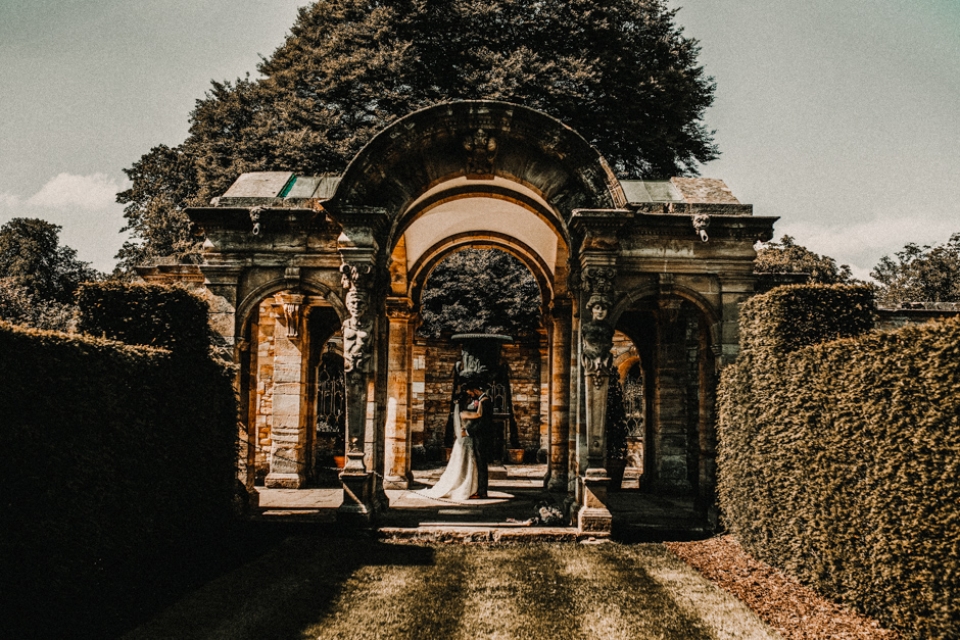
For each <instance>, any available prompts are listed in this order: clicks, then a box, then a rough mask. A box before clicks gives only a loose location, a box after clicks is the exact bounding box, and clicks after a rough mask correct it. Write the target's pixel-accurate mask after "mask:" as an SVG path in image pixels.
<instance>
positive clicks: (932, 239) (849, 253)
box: [774, 214, 956, 279]
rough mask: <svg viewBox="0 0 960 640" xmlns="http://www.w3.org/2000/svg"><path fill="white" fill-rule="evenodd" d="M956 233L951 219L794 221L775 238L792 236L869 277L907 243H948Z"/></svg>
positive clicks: (914, 217) (862, 275)
mask: <svg viewBox="0 0 960 640" xmlns="http://www.w3.org/2000/svg"><path fill="white" fill-rule="evenodd" d="M954 232H956V224H955V222H954V221H953V220H951V219H944V218H935V217H932V216H931V215H929V214H928V215H927V216H923V215H920V214H916V215H913V216H901V217H891V216H881V215H878V216H876V217H874V218H872V219H870V220H867V221H860V222H850V223H847V224H843V222H837V221H834V222H833V223H824V222H823V221H792V222H788V223H786V224H782V225H780V224H778V225H777V229H776V233H775V234H774V236H775V239H776V240H779V239H780V237H781V236H783V235H784V234H786V235H790V236H793V237H794V238H795V240H796V241H797V243H798V244H801V245H803V246H805V247H807V248H808V249H810V250H811V251H814V252H815V253H819V254H822V255H828V256H830V257H832V258H835V259H836V260H837V262H838V263H840V264H848V265H849V266H850V268H851V270H852V271H853V274H854V276H856V277H858V278H862V279H867V278H868V277H869V274H870V271H871V269H872V268H873V267H874V266H876V265H877V263H878V262H879V261H880V258H881V256H884V255H888V256H891V257H892V256H893V254H894V253H896V252H897V251H899V250H900V249H902V248H903V246H904V245H905V244H907V243H908V242H914V243H916V244H919V245H924V244H930V245H936V244H940V243H943V242H946V241H947V240H948V239H949V238H950V234H951V233H954Z"/></svg>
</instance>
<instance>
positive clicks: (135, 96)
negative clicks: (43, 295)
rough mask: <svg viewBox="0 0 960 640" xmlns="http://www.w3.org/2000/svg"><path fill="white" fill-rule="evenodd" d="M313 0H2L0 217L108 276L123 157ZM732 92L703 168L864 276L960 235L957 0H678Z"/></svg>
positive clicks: (179, 119)
mask: <svg viewBox="0 0 960 640" xmlns="http://www.w3.org/2000/svg"><path fill="white" fill-rule="evenodd" d="M301 4H304V1H303V0H231V1H226V0H203V2H196V1H195V0H162V1H161V0H140V1H139V2H136V3H131V2H121V1H120V0H96V1H94V0H88V1H83V0H3V1H2V2H0V224H3V223H5V222H7V221H8V220H10V219H11V218H14V217H31V218H43V219H46V220H49V221H51V222H54V223H56V224H58V225H61V226H62V227H63V230H62V231H61V234H60V239H61V243H62V244H65V245H68V246H70V247H72V248H74V249H76V250H77V251H78V257H79V258H80V259H81V260H84V261H87V262H90V263H91V264H92V266H94V267H95V268H97V269H100V270H104V271H110V270H112V268H113V265H114V263H115V259H114V256H115V255H116V252H117V250H119V248H120V247H121V245H122V244H123V242H124V240H125V239H126V234H125V233H121V232H120V229H121V228H122V227H123V223H124V220H123V207H122V205H118V204H116V203H115V194H116V192H117V191H119V190H122V189H124V188H126V186H127V184H128V183H127V181H126V177H125V175H124V173H123V169H124V168H127V167H130V166H131V165H132V164H133V162H135V161H136V160H137V159H138V158H140V156H141V155H142V154H144V153H146V152H147V151H149V150H150V149H151V148H152V147H154V146H156V145H158V144H167V145H170V146H173V145H176V144H179V143H180V142H182V141H183V139H184V138H185V137H186V135H187V129H188V127H189V121H188V117H189V113H190V111H191V110H192V109H193V106H194V103H195V101H196V100H197V99H199V98H202V97H203V95H204V93H205V92H206V91H207V90H208V89H209V87H210V81H211V80H232V79H235V78H237V77H241V76H244V75H245V74H247V73H250V74H251V75H253V76H256V65H257V62H258V61H259V60H260V57H261V56H267V57H268V56H269V55H270V54H271V53H272V52H273V51H274V50H275V49H276V48H277V47H278V46H279V45H280V44H281V43H282V42H283V39H284V37H285V36H286V34H287V33H288V31H289V28H290V26H291V25H292V24H293V22H294V19H295V18H296V14H297V8H298V7H299V6H300V5H301ZM669 6H670V7H673V8H676V7H679V8H680V10H679V13H678V14H677V18H676V20H677V23H678V24H679V25H681V26H682V27H683V28H684V33H685V35H686V36H688V37H693V38H696V39H697V40H699V41H700V45H701V53H700V59H699V60H700V63H701V64H702V65H703V66H704V68H705V70H706V73H707V74H708V75H710V76H712V77H713V78H714V80H715V81H716V85H717V90H716V100H715V103H714V106H713V107H711V108H710V109H709V110H708V111H707V114H706V125H707V127H708V128H710V129H715V130H716V142H717V144H718V146H719V148H720V151H721V153H722V155H721V157H720V159H719V160H716V161H714V162H711V163H709V164H707V165H706V166H704V167H703V168H702V170H701V173H702V175H704V176H707V177H713V178H720V179H722V180H724V181H725V182H726V183H727V184H728V185H729V186H730V188H731V189H732V190H733V193H734V194H735V195H736V196H737V197H738V198H739V199H740V201H741V202H744V203H749V204H752V205H754V213H755V215H764V216H779V217H780V220H779V222H778V223H777V225H776V236H777V237H778V238H779V237H780V236H782V235H784V234H789V235H791V236H794V238H795V239H796V241H797V242H799V243H800V244H803V245H805V246H807V247H808V248H810V249H811V250H813V251H816V252H817V253H822V254H827V255H829V256H832V257H834V258H836V259H837V261H838V262H840V263H843V264H849V265H850V266H851V267H852V269H853V271H854V274H855V275H857V276H859V277H862V278H865V277H867V275H868V274H869V271H870V269H871V268H872V267H873V266H874V265H875V264H876V263H877V262H878V261H879V259H880V257H881V256H883V255H892V254H893V253H894V252H896V251H897V250H899V249H900V248H902V247H903V245H904V244H906V243H908V242H915V243H918V244H921V245H922V244H938V243H942V242H945V241H946V240H947V239H948V238H949V237H950V234H951V233H954V232H960V0H804V1H803V2H795V1H793V0H683V1H677V0H670V2H669Z"/></svg>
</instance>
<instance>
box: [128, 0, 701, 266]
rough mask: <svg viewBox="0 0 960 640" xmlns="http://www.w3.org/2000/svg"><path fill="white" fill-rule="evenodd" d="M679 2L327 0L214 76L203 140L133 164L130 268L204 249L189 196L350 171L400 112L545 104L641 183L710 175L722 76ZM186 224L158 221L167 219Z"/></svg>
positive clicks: (199, 108) (198, 137)
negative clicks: (456, 104) (235, 70)
mask: <svg viewBox="0 0 960 640" xmlns="http://www.w3.org/2000/svg"><path fill="white" fill-rule="evenodd" d="M675 13H676V12H675V10H668V9H667V8H666V3H665V1H664V0H610V1H608V2H603V3H597V2H595V1H594V0H485V1H484V2H478V1H477V0H320V1H319V2H316V3H315V4H313V5H310V6H308V7H304V8H302V9H301V10H300V13H299V16H298V18H297V20H296V23H295V24H294V25H293V27H292V29H291V33H290V35H289V37H288V38H287V40H286V41H285V42H284V44H283V45H282V46H280V47H279V48H278V49H277V50H276V51H275V52H274V54H273V55H272V56H271V57H270V58H267V59H265V60H263V62H262V63H261V64H260V65H259V71H260V73H261V74H262V75H263V77H262V78H257V79H253V80H251V79H250V78H249V77H247V78H242V79H238V80H236V81H235V82H222V83H221V82H214V83H213V86H212V88H211V90H210V92H209V93H208V94H207V95H206V96H205V97H204V98H203V99H202V100H199V101H198V102H197V104H196V108H195V109H194V111H193V113H192V115H191V128H190V135H189V137H188V138H187V140H186V141H184V142H183V143H182V144H181V145H179V146H178V147H176V148H173V149H171V148H168V147H163V146H160V147H156V148H154V149H153V150H151V151H150V152H149V153H147V154H146V155H145V156H144V157H143V158H141V160H140V161H139V162H138V163H136V164H135V165H134V166H133V167H132V168H131V169H129V170H127V174H128V176H129V177H130V179H131V180H132V181H133V186H132V188H131V189H130V190H128V191H124V192H122V193H120V194H119V195H118V201H119V202H121V203H123V204H126V205H127V209H126V213H125V215H126V217H127V220H128V226H127V228H128V229H130V230H131V231H132V232H133V234H134V237H135V238H137V239H138V240H139V241H142V243H143V244H142V246H141V247H139V248H138V247H135V246H133V245H131V246H129V247H125V249H124V252H123V253H122V254H121V256H119V257H120V258H121V259H122V260H123V264H124V265H125V266H131V265H132V264H134V263H135V261H136V260H137V259H142V258H143V257H149V256H151V255H167V254H169V253H174V254H177V255H181V256H183V257H189V256H190V255H191V253H192V252H193V249H191V248H190V247H189V246H188V243H184V242H183V239H185V238H188V237H189V236H188V233H187V232H186V231H184V229H185V228H186V226H187V223H186V221H185V220H184V218H183V216H182V215H178V213H179V212H180V211H182V209H183V208H184V207H186V206H191V205H198V204H203V203H205V202H208V201H209V199H210V198H211V197H215V196H218V195H220V194H222V193H223V192H224V191H225V190H226V189H227V187H228V186H229V185H230V184H231V183H232V182H233V181H234V180H235V179H236V178H237V177H238V176H239V175H240V174H241V173H243V172H245V171H256V170H289V171H293V172H295V173H298V174H301V175H311V174H312V175H319V174H324V173H340V172H342V171H343V169H344V168H345V167H346V165H347V163H348V162H349V160H350V159H351V158H352V157H353V156H354V155H355V154H356V153H357V152H358V151H359V150H360V149H361V148H362V147H363V145H364V144H366V143H367V142H368V141H369V140H370V139H371V138H372V137H373V136H374V135H375V134H376V133H377V132H378V131H380V130H382V129H383V128H384V127H385V126H386V125H388V124H389V123H390V122H392V121H394V120H396V119H397V118H399V117H401V116H403V115H406V114H408V113H410V112H411V111H414V110H416V109H419V108H423V107H426V106H429V105H432V104H437V103H440V102H444V101H450V100H460V99H496V100H505V101H510V102H515V103H519V104H523V105H525V106H529V107H532V108H536V109H540V110H543V111H545V112H547V113H549V114H552V115H553V116H555V117H557V118H559V119H560V120H562V121H563V122H565V123H567V124H569V125H570V126H572V127H573V128H574V129H576V130H577V131H579V132H580V133H581V134H583V135H584V136H585V137H586V138H587V139H588V140H589V141H590V142H591V143H593V144H594V145H595V146H596V147H597V148H598V149H599V150H600V152H601V153H602V154H604V156H606V158H607V159H608V160H609V161H610V162H611V164H612V166H613V168H614V170H615V171H616V172H617V173H618V174H619V175H620V176H621V177H625V178H636V177H666V176H672V175H689V174H696V173H697V167H698V164H699V163H703V162H707V161H709V160H712V159H714V158H716V157H717V155H718V152H717V149H716V147H715V145H714V144H713V137H712V136H713V134H712V132H710V131H707V130H706V129H705V128H704V126H703V124H702V116H703V112H704V110H705V109H706V108H707V107H708V106H710V104H711V103H712V102H713V93H714V84H713V81H712V79H711V78H709V77H706V76H705V75H704V73H703V69H702V68H701V67H699V66H698V65H697V55H698V53H699V48H698V44H697V42H696V41H695V40H693V39H690V38H686V37H684V35H683V34H682V30H681V29H680V28H679V27H677V26H676V24H675V22H674V17H675ZM158 226H160V227H170V228H171V229H170V230H164V231H158V230H156V229H155V227H158Z"/></svg>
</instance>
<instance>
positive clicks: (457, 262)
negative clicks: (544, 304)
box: [420, 249, 540, 338]
mask: <svg viewBox="0 0 960 640" xmlns="http://www.w3.org/2000/svg"><path fill="white" fill-rule="evenodd" d="M421 303H422V305H421V312H422V317H423V324H421V325H420V334H421V335H424V336H427V337H432V338H438V337H441V336H444V335H447V336H449V335H451V334H454V333H473V332H478V333H505V334H507V335H512V336H519V335H523V334H526V333H528V332H530V331H533V330H535V329H536V328H537V327H538V326H539V323H540V289H539V287H538V286H537V282H536V280H534V278H533V275H532V274H531V273H530V271H529V270H528V269H527V268H526V267H525V266H523V265H522V264H521V263H520V261H519V260H517V259H516V258H514V257H513V256H511V255H509V254H507V253H504V252H503V251H498V250H497V249H463V250H462V251H457V252H456V253H452V254H450V255H449V256H448V257H447V258H445V259H444V260H443V261H442V262H440V264H438V265H437V267H436V268H435V269H434V270H433V272H432V273H431V274H430V278H429V279H428V280H427V285H426V286H425V287H424V290H423V295H422V297H421Z"/></svg>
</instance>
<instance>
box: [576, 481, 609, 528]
mask: <svg viewBox="0 0 960 640" xmlns="http://www.w3.org/2000/svg"><path fill="white" fill-rule="evenodd" d="M609 483H610V478H608V477H607V471H606V469H602V468H601V469H597V468H593V469H587V471H586V474H585V475H584V476H583V477H582V478H581V479H580V501H581V507H580V512H579V513H578V514H577V526H578V528H579V529H580V532H581V533H592V534H593V535H595V536H602V537H605V536H609V535H610V532H611V530H612V529H613V515H612V514H611V513H610V509H609V508H607V485H608V484H609Z"/></svg>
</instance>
